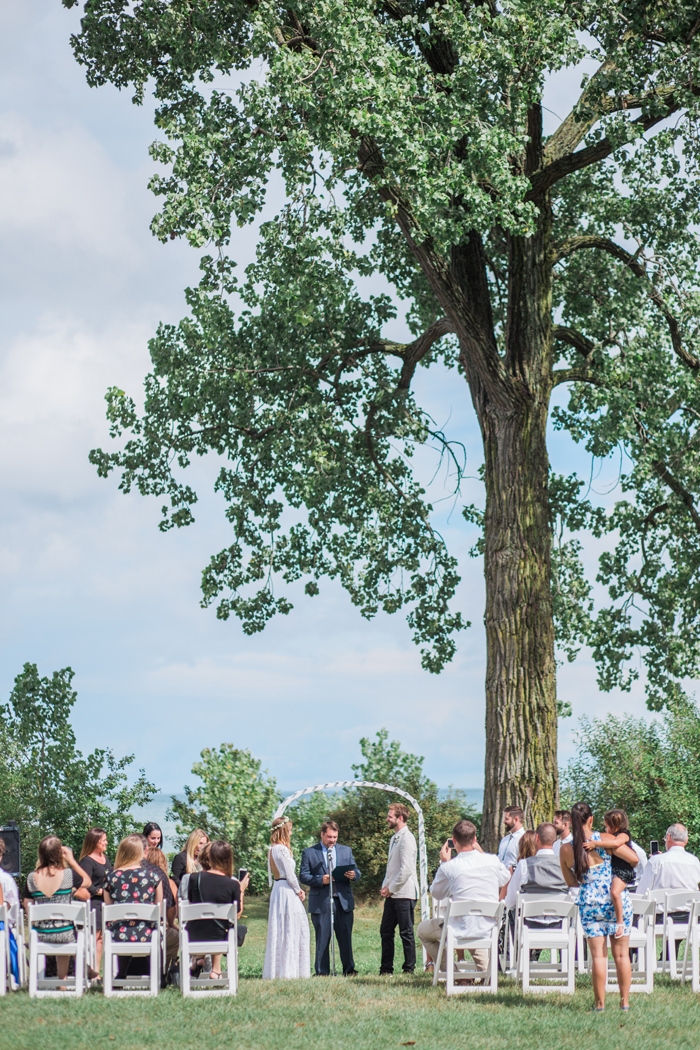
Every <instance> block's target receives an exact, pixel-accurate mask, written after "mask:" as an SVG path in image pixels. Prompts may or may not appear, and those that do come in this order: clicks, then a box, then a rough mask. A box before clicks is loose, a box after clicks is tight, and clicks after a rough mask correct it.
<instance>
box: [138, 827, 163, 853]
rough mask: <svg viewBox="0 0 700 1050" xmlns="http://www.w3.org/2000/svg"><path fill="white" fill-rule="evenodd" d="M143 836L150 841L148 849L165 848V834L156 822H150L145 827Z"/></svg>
mask: <svg viewBox="0 0 700 1050" xmlns="http://www.w3.org/2000/svg"><path fill="white" fill-rule="evenodd" d="M142 835H144V837H145V838H147V839H148V846H147V847H146V849H162V848H163V832H162V831H161V829H160V824H156V823H155V821H152V820H151V821H149V822H148V824H146V825H145V827H144V829H143V831H142Z"/></svg>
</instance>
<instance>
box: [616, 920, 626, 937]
mask: <svg viewBox="0 0 700 1050" xmlns="http://www.w3.org/2000/svg"><path fill="white" fill-rule="evenodd" d="M618 930H620V931H621V932H620V933H618ZM624 936H625V924H624V922H618V923H616V924H615V940H616V941H617V940H619V939H620V937H624Z"/></svg>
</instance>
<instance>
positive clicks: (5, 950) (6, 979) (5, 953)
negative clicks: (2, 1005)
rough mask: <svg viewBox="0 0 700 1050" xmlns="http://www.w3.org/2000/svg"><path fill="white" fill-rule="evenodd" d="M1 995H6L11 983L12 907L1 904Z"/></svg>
mask: <svg viewBox="0 0 700 1050" xmlns="http://www.w3.org/2000/svg"><path fill="white" fill-rule="evenodd" d="M0 922H1V923H2V929H1V930H0V995H5V993H6V992H7V990H8V988H9V985H10V909H9V908H8V906H7V905H6V904H0Z"/></svg>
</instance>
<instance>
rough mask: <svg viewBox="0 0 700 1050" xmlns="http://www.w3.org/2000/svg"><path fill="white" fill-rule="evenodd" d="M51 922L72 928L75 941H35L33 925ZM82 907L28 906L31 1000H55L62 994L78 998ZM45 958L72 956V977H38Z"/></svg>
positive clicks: (83, 977)
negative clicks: (73, 974)
mask: <svg viewBox="0 0 700 1050" xmlns="http://www.w3.org/2000/svg"><path fill="white" fill-rule="evenodd" d="M47 920H55V921H58V922H62V923H64V924H65V925H66V926H67V925H68V924H69V923H72V924H73V926H74V927H75V940H74V941H69V942H68V943H67V944H51V943H49V942H48V941H41V940H39V934H40V932H41V931H40V930H38V929H37V928H36V926H35V925H34V924H35V923H37V922H46V921H47ZM86 924H87V915H86V908H85V905H84V904H30V905H29V996H30V998H32V999H49V998H51V999H59V998H62V997H64V996H66V995H74V996H76V997H77V996H81V995H82V994H83V992H84V991H85V987H86V981H87V975H86V972H85V926H86ZM47 955H55V956H56V957H58V956H61V955H72V956H73V957H74V958H75V976H74V977H63V978H59V977H58V976H56V977H45V976H41V977H40V976H39V967H40V965H42V966H43V964H44V963H45V960H46V956H47Z"/></svg>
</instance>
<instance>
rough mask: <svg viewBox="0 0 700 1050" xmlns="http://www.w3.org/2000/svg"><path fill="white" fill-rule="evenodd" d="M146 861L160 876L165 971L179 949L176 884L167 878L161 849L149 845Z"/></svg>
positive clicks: (154, 872) (175, 957)
mask: <svg viewBox="0 0 700 1050" xmlns="http://www.w3.org/2000/svg"><path fill="white" fill-rule="evenodd" d="M146 863H147V864H148V866H149V870H150V871H152V872H153V874H154V875H155V874H156V873H159V874H160V876H161V878H160V883H161V885H162V887H163V900H164V901H165V909H166V910H165V918H166V922H167V926H166V930H165V954H166V959H165V964H166V966H165V968H166V973H167V972H168V971H169V970H170V968H171V966H172V964H173V963H174V962H175V960H176V959H177V953H178V951H179V950H180V938H179V934H178V931H177V926H176V925H175V919H176V918H177V886H176V885H175V883H174V882H173V880H172V879H170V878H168V860H167V858H166V856H165V854H164V853H163V851H162V850H160V849H154V848H153V847H151V848H150V849H149V850H148V851H147V853H146Z"/></svg>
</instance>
